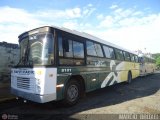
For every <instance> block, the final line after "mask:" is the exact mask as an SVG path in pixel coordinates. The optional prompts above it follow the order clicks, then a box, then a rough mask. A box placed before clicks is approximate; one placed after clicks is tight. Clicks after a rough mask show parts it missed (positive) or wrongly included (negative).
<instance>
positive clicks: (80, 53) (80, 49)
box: [73, 41, 84, 58]
mask: <svg viewBox="0 0 160 120" xmlns="http://www.w3.org/2000/svg"><path fill="white" fill-rule="evenodd" d="M73 53H74V58H84V44H83V43H80V42H77V41H73Z"/></svg>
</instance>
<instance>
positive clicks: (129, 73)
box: [127, 72, 132, 84]
mask: <svg viewBox="0 0 160 120" xmlns="http://www.w3.org/2000/svg"><path fill="white" fill-rule="evenodd" d="M131 81H132V74H131V72H128V80H127V83H128V84H130V83H131Z"/></svg>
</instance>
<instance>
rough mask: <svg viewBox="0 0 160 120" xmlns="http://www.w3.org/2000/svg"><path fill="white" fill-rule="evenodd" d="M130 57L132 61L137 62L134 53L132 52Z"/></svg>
mask: <svg viewBox="0 0 160 120" xmlns="http://www.w3.org/2000/svg"><path fill="white" fill-rule="evenodd" d="M130 57H131V61H132V62H135V59H134V55H133V54H130Z"/></svg>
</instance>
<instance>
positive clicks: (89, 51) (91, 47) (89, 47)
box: [87, 41, 97, 56]
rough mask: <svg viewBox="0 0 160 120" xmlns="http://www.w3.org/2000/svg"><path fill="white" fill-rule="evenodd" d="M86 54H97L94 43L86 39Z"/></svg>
mask: <svg viewBox="0 0 160 120" xmlns="http://www.w3.org/2000/svg"><path fill="white" fill-rule="evenodd" d="M87 55H92V56H97V54H96V50H95V47H94V43H93V42H91V41H87Z"/></svg>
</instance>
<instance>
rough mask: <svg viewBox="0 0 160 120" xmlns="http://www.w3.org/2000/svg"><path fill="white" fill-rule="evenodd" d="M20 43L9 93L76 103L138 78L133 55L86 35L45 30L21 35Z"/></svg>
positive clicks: (42, 28)
mask: <svg viewBox="0 0 160 120" xmlns="http://www.w3.org/2000/svg"><path fill="white" fill-rule="evenodd" d="M19 45H20V60H19V63H18V64H17V65H16V66H15V67H13V68H12V71H11V93H12V94H14V95H16V96H17V97H20V98H23V99H25V100H30V101H34V102H38V103H46V102H50V101H58V100H61V101H63V102H64V103H65V104H66V105H74V104H76V103H77V102H78V101H79V99H80V97H82V96H83V95H84V94H85V93H87V92H90V91H93V90H96V89H100V88H104V87H106V86H111V85H114V84H116V83H121V82H128V83H130V82H131V81H132V80H133V79H134V78H136V77H138V76H139V74H140V72H139V71H140V70H139V68H140V66H139V62H138V56H137V55H136V54H135V53H134V52H132V51H129V50H127V49H124V48H122V47H119V46H117V45H115V44H112V43H110V42H107V41H105V40H102V39H100V38H97V37H94V36H92V35H90V34H87V33H84V32H78V31H75V30H70V29H67V28H63V27H62V28H61V27H55V26H43V27H40V28H36V29H33V30H30V31H27V32H24V33H22V34H21V35H20V36H19Z"/></svg>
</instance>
